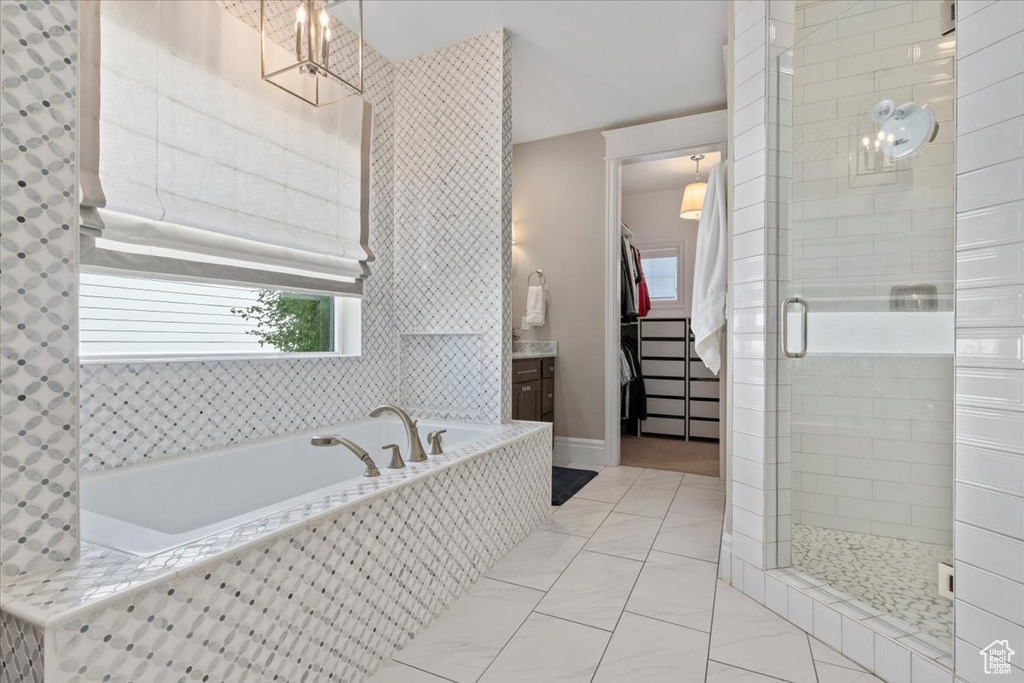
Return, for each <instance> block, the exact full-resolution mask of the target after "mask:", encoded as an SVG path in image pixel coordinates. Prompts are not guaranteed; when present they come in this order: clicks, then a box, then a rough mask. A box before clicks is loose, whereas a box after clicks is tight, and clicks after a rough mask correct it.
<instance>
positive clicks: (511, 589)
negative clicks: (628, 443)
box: [371, 464, 879, 683]
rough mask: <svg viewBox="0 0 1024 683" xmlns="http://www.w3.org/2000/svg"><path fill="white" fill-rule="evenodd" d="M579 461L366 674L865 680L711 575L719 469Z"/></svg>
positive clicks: (721, 498) (438, 681)
mask: <svg viewBox="0 0 1024 683" xmlns="http://www.w3.org/2000/svg"><path fill="white" fill-rule="evenodd" d="M569 466H573V465H572V464H570V465H569ZM580 467H581V468H585V469H596V470H600V473H599V474H598V476H597V477H596V478H594V479H593V480H592V481H591V482H590V483H589V484H587V486H585V487H584V488H583V489H582V490H581V491H580V492H579V493H578V494H577V495H576V496H575V497H574V498H572V499H571V500H570V501H569V502H567V503H566V504H565V505H563V506H561V507H560V508H554V509H553V510H554V512H553V514H552V515H551V517H550V518H549V519H548V521H547V522H546V523H545V524H544V526H542V527H541V528H540V529H539V530H537V531H535V532H534V533H533V534H532V535H530V536H529V537H527V538H526V539H525V540H524V541H523V542H522V543H521V544H520V545H519V546H518V547H517V548H515V549H514V550H513V551H512V552H510V553H509V554H508V555H507V556H506V557H505V558H504V559H503V560H502V561H501V562H500V563H499V564H498V565H497V566H496V567H495V568H494V569H493V570H492V571H491V572H490V573H489V574H487V575H486V576H485V577H483V578H481V579H480V580H479V581H478V582H477V583H476V584H475V585H474V586H473V587H472V588H470V589H469V591H468V592H467V593H466V594H465V595H463V596H462V597H461V598H460V599H459V600H458V601H456V602H455V604H454V605H452V606H451V607H450V608H449V609H448V610H447V611H445V612H444V613H442V614H441V616H440V617H438V618H437V619H436V620H435V621H434V622H433V623H432V624H431V625H430V626H428V627H427V629H426V630H425V631H424V632H423V633H421V634H420V635H419V636H417V637H416V639H415V640H413V641H412V642H411V643H409V644H408V645H407V646H406V647H405V648H404V649H403V650H401V651H400V652H399V653H398V654H397V655H395V657H394V660H393V661H391V662H388V663H386V664H385V665H384V666H383V667H382V668H381V669H380V670H379V671H378V672H377V673H376V675H375V676H374V677H373V678H372V679H371V681H372V683H444V682H445V681H455V682H456V683H475V682H477V681H480V682H481V683H494V682H501V683H542V682H544V681H583V682H589V681H593V682H594V683H602V682H603V683H622V682H623V681H629V682H630V683H640V682H643V681H659V682H666V683H668V682H671V683H687V682H690V681H693V682H697V683H747V682H749V683H767V682H769V681H790V682H791V683H869V682H876V683H877V682H878V681H879V679H878V678H876V677H874V676H873V675H871V674H870V673H868V672H867V671H865V670H864V669H862V668H861V667H860V666H858V665H857V664H855V663H854V662H852V661H850V660H849V659H846V658H845V657H843V656H842V655H840V654H839V653H837V652H835V651H834V650H832V649H831V648H829V647H828V646H827V645H825V644H824V643H822V642H820V641H818V640H816V639H814V638H813V637H810V636H808V635H807V634H806V633H804V632H803V631H801V630H800V629H798V628H797V627H795V626H793V625H792V624H790V623H789V622H787V621H786V620H784V619H782V618H781V617H779V616H778V615H776V614H775V613H774V612H771V611H769V610H768V609H766V608H765V607H763V606H762V605H759V604H758V603H756V602H754V601H753V600H751V599H750V598H748V597H746V596H745V595H743V594H742V593H741V592H739V591H736V590H734V589H732V588H730V587H729V586H727V585H725V584H724V583H722V582H721V581H719V580H718V579H717V576H718V557H719V543H720V540H721V531H722V518H723V514H724V507H725V488H724V483H723V482H722V481H721V480H719V479H715V478H711V477H704V476H699V475H692V474H686V475H683V474H680V473H675V472H664V471H659V470H649V469H641V468H635V467H614V468H604V469H603V470H602V469H601V468H597V467H588V466H583V465H580Z"/></svg>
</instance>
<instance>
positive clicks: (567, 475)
mask: <svg viewBox="0 0 1024 683" xmlns="http://www.w3.org/2000/svg"><path fill="white" fill-rule="evenodd" d="M596 476H597V472H594V471H592V470H574V469H572V468H571V467H552V468H551V504H552V505H561V504H562V503H564V502H565V501H567V500H569V499H570V498H572V497H573V496H575V495H576V494H577V493H579V490H580V489H581V488H583V487H584V486H586V485H587V482H588V481H590V480H591V479H593V478H594V477H596Z"/></svg>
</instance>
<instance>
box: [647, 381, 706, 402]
mask: <svg viewBox="0 0 1024 683" xmlns="http://www.w3.org/2000/svg"><path fill="white" fill-rule="evenodd" d="M720 387H721V385H720V384H719V383H718V382H690V398H721V397H722V394H721V388H720ZM647 393H651V390H650V389H648V390H647Z"/></svg>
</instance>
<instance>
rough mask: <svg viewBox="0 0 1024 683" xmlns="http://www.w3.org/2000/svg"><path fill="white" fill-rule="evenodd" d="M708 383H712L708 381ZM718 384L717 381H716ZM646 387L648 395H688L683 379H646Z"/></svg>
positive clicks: (716, 384)
mask: <svg viewBox="0 0 1024 683" xmlns="http://www.w3.org/2000/svg"><path fill="white" fill-rule="evenodd" d="M708 384H712V383H711V382H708ZM714 384H715V386H716V387H717V386H718V383H717V382H714ZM644 388H645V389H647V395H648V396H678V397H679V398H682V397H684V396H686V382H684V381H682V379H646V380H644Z"/></svg>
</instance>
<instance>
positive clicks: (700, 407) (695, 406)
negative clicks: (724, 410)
mask: <svg viewBox="0 0 1024 683" xmlns="http://www.w3.org/2000/svg"><path fill="white" fill-rule="evenodd" d="M720 405H721V404H720V403H719V402H718V401H690V417H710V418H714V419H716V420H717V419H718V417H719V410H718V408H719V406H720Z"/></svg>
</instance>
